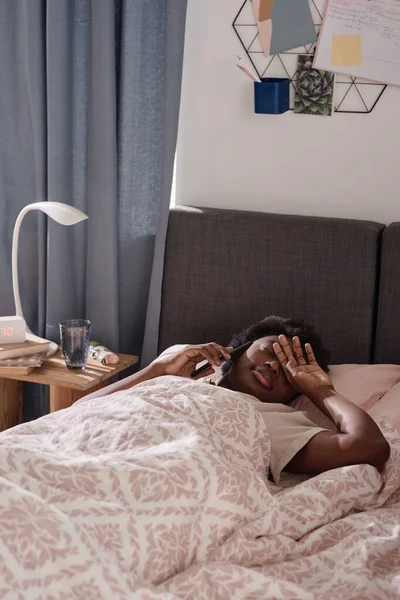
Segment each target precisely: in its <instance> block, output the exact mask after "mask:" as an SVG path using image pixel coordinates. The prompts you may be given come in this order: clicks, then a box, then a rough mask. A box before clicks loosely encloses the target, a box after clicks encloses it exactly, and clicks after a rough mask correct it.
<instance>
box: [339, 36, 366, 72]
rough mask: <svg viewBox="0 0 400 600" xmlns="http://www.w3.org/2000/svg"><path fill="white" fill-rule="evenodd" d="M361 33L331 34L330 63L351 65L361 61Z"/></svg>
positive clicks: (344, 65)
mask: <svg viewBox="0 0 400 600" xmlns="http://www.w3.org/2000/svg"><path fill="white" fill-rule="evenodd" d="M361 50H362V38H361V35H333V36H332V65H333V66H335V67H340V66H342V67H353V66H357V65H361V62H362V52H361Z"/></svg>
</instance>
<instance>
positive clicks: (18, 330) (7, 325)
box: [0, 315, 26, 344]
mask: <svg viewBox="0 0 400 600" xmlns="http://www.w3.org/2000/svg"><path fill="white" fill-rule="evenodd" d="M25 340H26V323H25V320H24V319H23V318H22V317H18V316H16V315H14V316H13V317H0V344H20V343H21V342H25Z"/></svg>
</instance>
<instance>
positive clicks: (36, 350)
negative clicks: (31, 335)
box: [0, 341, 49, 360]
mask: <svg viewBox="0 0 400 600" xmlns="http://www.w3.org/2000/svg"><path fill="white" fill-rule="evenodd" d="M48 349H49V342H29V341H26V342H22V344H4V345H3V344H2V345H0V360H3V359H5V358H21V357H22V356H32V355H33V354H40V353H42V352H44V353H46V352H47V350H48Z"/></svg>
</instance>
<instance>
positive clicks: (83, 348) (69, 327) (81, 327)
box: [60, 319, 91, 371]
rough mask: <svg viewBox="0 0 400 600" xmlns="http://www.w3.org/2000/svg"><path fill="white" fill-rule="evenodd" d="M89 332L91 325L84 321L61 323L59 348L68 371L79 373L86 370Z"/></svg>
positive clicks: (76, 320)
mask: <svg viewBox="0 0 400 600" xmlns="http://www.w3.org/2000/svg"><path fill="white" fill-rule="evenodd" d="M90 331H91V323H90V321H86V320H85V319H72V320H70V321H61V323H60V340H61V348H62V351H63V355H64V360H65V364H66V365H67V367H68V369H71V370H73V371H81V370H83V369H85V368H86V363H87V359H88V356H89V346H90Z"/></svg>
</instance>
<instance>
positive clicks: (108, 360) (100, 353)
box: [89, 340, 119, 365]
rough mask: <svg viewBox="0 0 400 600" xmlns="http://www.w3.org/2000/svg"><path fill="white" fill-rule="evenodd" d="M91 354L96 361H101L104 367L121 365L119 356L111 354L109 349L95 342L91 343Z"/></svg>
mask: <svg viewBox="0 0 400 600" xmlns="http://www.w3.org/2000/svg"><path fill="white" fill-rule="evenodd" d="M89 354H90V356H91V357H92V358H94V359H95V360H99V361H100V362H101V364H102V365H117V364H118V363H119V356H118V354H115V353H114V352H111V350H110V349H109V348H107V347H106V346H102V345H101V344H100V343H99V342H95V341H94V340H92V341H91V342H90V348H89Z"/></svg>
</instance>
